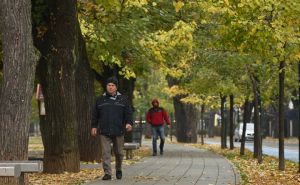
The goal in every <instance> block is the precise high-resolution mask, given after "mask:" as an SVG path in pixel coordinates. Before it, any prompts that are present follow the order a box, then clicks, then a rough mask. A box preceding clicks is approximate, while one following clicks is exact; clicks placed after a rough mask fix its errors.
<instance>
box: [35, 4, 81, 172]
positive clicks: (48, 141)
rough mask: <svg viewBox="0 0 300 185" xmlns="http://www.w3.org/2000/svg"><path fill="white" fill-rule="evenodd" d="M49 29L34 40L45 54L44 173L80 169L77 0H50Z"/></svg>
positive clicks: (41, 73) (41, 65)
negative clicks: (77, 106) (77, 109)
mask: <svg viewBox="0 0 300 185" xmlns="http://www.w3.org/2000/svg"><path fill="white" fill-rule="evenodd" d="M46 3H47V4H46V5H47V8H48V9H47V11H48V15H47V17H46V18H45V19H44V21H45V22H46V21H48V22H47V24H48V25H47V32H46V33H45V35H44V36H43V38H40V37H39V35H37V36H36V40H35V43H36V45H37V47H38V48H39V49H40V50H41V52H42V54H43V57H42V59H41V60H40V62H39V66H38V75H39V79H40V81H41V84H42V89H43V93H44V97H45V108H46V115H45V116H41V117H40V125H41V133H42V139H43V144H44V148H45V151H44V172H46V173H62V172H64V171H68V172H78V171H79V151H78V140H77V137H78V125H77V121H76V99H75V98H76V93H75V92H76V91H75V71H76V62H77V60H78V59H77V58H76V57H77V55H78V30H77V15H76V11H77V8H76V7H77V4H76V3H77V2H76V0H65V1H59V0H55V1H53V0H48V1H47V2H46Z"/></svg>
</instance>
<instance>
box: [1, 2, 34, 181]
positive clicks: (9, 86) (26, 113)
mask: <svg viewBox="0 0 300 185" xmlns="http://www.w3.org/2000/svg"><path fill="white" fill-rule="evenodd" d="M0 8H1V10H0V13H1V17H2V20H1V21H0V23H1V25H0V28H1V30H0V32H1V33H2V37H1V41H2V47H3V83H2V84H1V89H0V160H27V158H28V153H27V151H28V150H27V149H28V133H29V119H30V113H31V99H32V91H33V84H34V74H35V67H36V61H37V60H38V58H37V55H36V53H35V52H34V47H33V40H32V34H31V33H32V32H31V29H32V26H31V11H30V10H31V2H30V0H18V1H15V0H3V1H1V2H0ZM24 178H25V177H24V175H23V174H22V175H21V177H20V178H12V177H0V184H24Z"/></svg>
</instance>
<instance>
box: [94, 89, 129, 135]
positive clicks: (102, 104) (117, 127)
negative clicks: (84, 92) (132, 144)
mask: <svg viewBox="0 0 300 185" xmlns="http://www.w3.org/2000/svg"><path fill="white" fill-rule="evenodd" d="M126 123H129V124H131V125H132V124H133V122H132V110H131V107H130V105H129V103H128V100H127V98H126V97H125V96H123V95H121V94H120V93H119V92H118V93H117V95H116V96H114V97H113V96H111V95H108V94H107V93H104V94H103V95H102V96H100V97H98V98H97V100H96V105H95V108H94V111H93V116H92V128H98V133H99V134H102V135H107V136H120V135H123V134H124V132H125V124H126Z"/></svg>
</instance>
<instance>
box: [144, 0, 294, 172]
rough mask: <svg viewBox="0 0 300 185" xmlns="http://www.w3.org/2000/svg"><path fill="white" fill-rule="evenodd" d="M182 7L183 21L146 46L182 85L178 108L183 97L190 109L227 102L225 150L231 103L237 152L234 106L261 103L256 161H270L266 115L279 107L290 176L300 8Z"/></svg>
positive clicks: (284, 4) (178, 7) (246, 4)
mask: <svg viewBox="0 0 300 185" xmlns="http://www.w3.org/2000/svg"><path fill="white" fill-rule="evenodd" d="M174 6H175V11H174V15H173V16H174V18H177V21H176V23H175V24H173V25H174V26H173V27H172V28H171V29H168V30H165V31H158V32H155V33H153V34H152V35H150V37H149V38H147V39H145V41H143V42H145V44H144V46H145V47H148V48H149V50H150V51H151V52H152V56H153V57H154V58H155V59H156V60H157V61H158V62H159V63H160V64H161V66H162V70H164V72H165V74H166V76H167V78H168V79H172V80H170V81H174V79H176V80H175V81H176V83H172V84H171V86H172V87H171V89H170V91H169V93H170V94H173V95H174V104H175V102H176V97H178V96H180V100H181V101H183V102H186V103H187V105H191V104H194V105H197V104H198V105H201V107H202V108H203V109H211V108H214V107H216V102H221V105H217V107H220V108H221V115H222V141H221V147H222V148H225V147H227V146H226V133H227V131H226V128H227V126H226V125H225V122H224V120H225V119H224V116H223V115H224V113H223V111H224V104H225V102H226V99H227V97H230V101H229V105H230V106H229V107H230V112H231V113H230V116H231V119H230V120H231V121H230V148H233V128H234V126H233V119H232V112H233V106H234V105H235V106H239V107H247V105H248V103H249V101H253V104H254V110H255V111H254V123H255V143H254V157H255V158H257V159H258V162H259V163H261V162H262V143H261V140H262V138H261V128H260V127H261V126H260V114H261V112H262V110H263V109H264V108H267V107H269V106H274V107H276V108H277V110H278V120H279V151H280V152H279V158H280V163H279V169H280V170H284V150H283V149H284V122H283V121H284V112H283V110H284V109H283V108H284V102H288V101H289V100H290V99H295V98H297V94H299V93H298V92H297V90H298V89H297V88H298V80H297V70H296V69H297V64H298V60H299V21H300V19H299V6H300V4H299V3H298V2H294V1H276V2H275V1H272V0H270V1H265V0H262V1H246V0H245V1H235V0H232V1H230V0H226V1H188V2H186V1H178V2H177V3H174ZM181 34H182V35H181ZM142 44H143V43H142ZM285 82H286V84H285ZM174 107H175V113H176V105H175V106H174ZM250 110H251V109H245V111H244V116H245V118H244V122H245V123H246V122H247V121H248V122H249V118H250V116H249V114H251V112H250ZM192 112H193V111H190V113H192ZM176 115H177V116H178V114H176ZM176 119H177V121H178V122H184V123H188V121H183V120H180V118H179V117H176ZM194 124H195V123H194ZM179 128H180V127H179ZM185 128H187V127H185ZM187 133H188V132H187ZM179 141H180V140H179ZM242 146H244V144H243V145H242ZM241 151H243V147H242V149H241ZM241 153H243V152H241Z"/></svg>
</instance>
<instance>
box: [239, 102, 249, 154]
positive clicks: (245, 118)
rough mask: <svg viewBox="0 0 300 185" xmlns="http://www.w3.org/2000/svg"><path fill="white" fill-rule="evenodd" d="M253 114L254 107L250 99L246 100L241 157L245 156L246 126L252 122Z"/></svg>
mask: <svg viewBox="0 0 300 185" xmlns="http://www.w3.org/2000/svg"><path fill="white" fill-rule="evenodd" d="M251 113H252V106H251V103H250V102H249V99H248V98H246V100H245V103H244V115H243V133H242V140H241V148H240V155H244V154H245V142H246V124H247V123H249V122H250V121H251Z"/></svg>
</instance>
